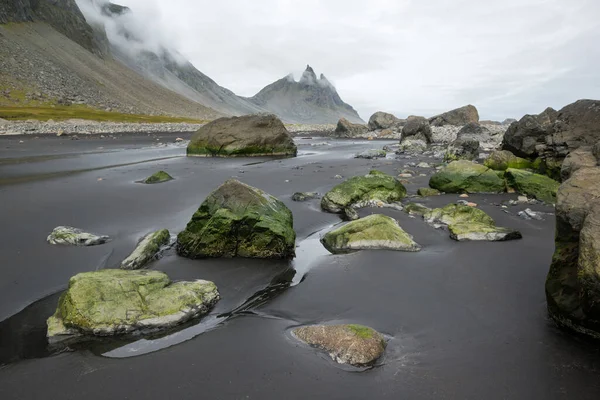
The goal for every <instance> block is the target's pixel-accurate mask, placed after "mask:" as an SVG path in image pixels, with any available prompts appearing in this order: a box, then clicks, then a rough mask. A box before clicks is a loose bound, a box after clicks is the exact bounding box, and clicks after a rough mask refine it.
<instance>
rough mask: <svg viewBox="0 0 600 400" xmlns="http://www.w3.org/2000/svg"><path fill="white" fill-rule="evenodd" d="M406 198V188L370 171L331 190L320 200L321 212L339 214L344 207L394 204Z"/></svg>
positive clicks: (393, 180) (386, 176)
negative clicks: (377, 203)
mask: <svg viewBox="0 0 600 400" xmlns="http://www.w3.org/2000/svg"><path fill="white" fill-rule="evenodd" d="M404 197H406V188H405V187H404V186H403V185H402V183H400V181H398V180H397V179H396V178H394V177H393V176H391V175H387V174H384V173H383V172H379V171H371V172H370V173H369V174H367V175H365V176H355V177H353V178H350V179H348V180H346V181H344V182H342V183H341V184H339V185H337V186H335V187H334V188H333V189H331V190H330V191H329V192H327V194H325V196H323V199H322V200H321V208H323V210H325V211H328V212H332V213H339V212H341V211H342V210H343V209H344V208H346V207H351V206H355V207H362V206H366V205H369V204H374V203H376V202H383V203H394V202H397V201H399V200H401V199H403V198H404Z"/></svg>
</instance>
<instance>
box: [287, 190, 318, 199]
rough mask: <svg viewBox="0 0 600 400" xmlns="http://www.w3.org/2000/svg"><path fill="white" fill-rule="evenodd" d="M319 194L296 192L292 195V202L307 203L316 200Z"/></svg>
mask: <svg viewBox="0 0 600 400" xmlns="http://www.w3.org/2000/svg"><path fill="white" fill-rule="evenodd" d="M319 197H320V196H319V193H317V192H296V193H294V194H293V195H292V201H307V200H313V199H318V198H319Z"/></svg>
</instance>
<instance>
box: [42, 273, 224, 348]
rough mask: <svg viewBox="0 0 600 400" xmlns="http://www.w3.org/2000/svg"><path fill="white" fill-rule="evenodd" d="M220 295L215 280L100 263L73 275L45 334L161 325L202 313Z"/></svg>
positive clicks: (121, 331)
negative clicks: (172, 276) (179, 278)
mask: <svg viewBox="0 0 600 400" xmlns="http://www.w3.org/2000/svg"><path fill="white" fill-rule="evenodd" d="M218 300H219V292H218V291H217V287H216V286H215V284H214V283H212V282H208V281H203V280H197V281H192V282H177V283H173V282H171V281H170V279H169V277H168V276H167V275H166V274H164V273H162V272H158V271H123V270H118V269H117V270H113V269H105V270H100V271H96V272H85V273H82V274H78V275H75V276H74V277H72V278H71V280H70V281H69V288H68V289H67V290H66V291H65V292H64V293H63V294H62V296H61V297H60V300H59V301H58V308H57V310H56V313H55V314H54V315H53V316H52V317H50V318H49V319H48V338H49V339H50V341H51V342H57V341H61V340H65V339H69V338H72V337H73V336H79V335H95V336H111V335H119V334H125V333H131V332H136V331H146V330H152V331H154V330H160V329H165V328H169V327H172V326H175V325H178V324H181V323H183V322H186V321H188V320H190V319H192V318H195V317H197V316H200V315H203V314H206V313H207V312H208V311H209V309H210V308H211V307H212V306H213V305H214V304H215V303H216V302H217V301H218Z"/></svg>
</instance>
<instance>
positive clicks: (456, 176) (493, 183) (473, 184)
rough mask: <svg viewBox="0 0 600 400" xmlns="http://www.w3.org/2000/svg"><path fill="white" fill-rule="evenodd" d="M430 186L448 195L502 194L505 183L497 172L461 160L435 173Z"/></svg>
mask: <svg viewBox="0 0 600 400" xmlns="http://www.w3.org/2000/svg"><path fill="white" fill-rule="evenodd" d="M429 186H431V187H432V188H434V189H438V190H440V191H442V192H446V193H460V192H467V193H500V192H504V191H505V183H504V180H503V179H502V178H500V177H499V176H498V173H496V172H495V171H493V170H491V169H489V168H487V167H485V166H483V165H480V164H476V163H474V162H470V161H466V160H459V161H454V162H451V163H450V164H448V165H447V166H446V167H445V168H443V169H442V170H440V171H439V172H437V173H435V174H434V175H433V176H432V177H431V179H430V180H429Z"/></svg>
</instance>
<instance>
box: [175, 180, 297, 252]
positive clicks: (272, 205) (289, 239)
mask: <svg viewBox="0 0 600 400" xmlns="http://www.w3.org/2000/svg"><path fill="white" fill-rule="evenodd" d="M295 247H296V233H295V232H294V228H293V216H292V212H291V211H290V210H289V209H288V208H287V207H286V206H285V204H283V203H282V202H281V201H280V200H278V199H277V198H275V197H273V196H271V195H270V194H267V193H265V192H263V191H262V190H260V189H257V188H254V187H252V186H248V185H246V184H244V183H242V182H240V181H238V180H236V179H229V180H228V181H227V182H225V183H224V184H223V185H221V186H220V187H219V188H218V189H217V190H215V191H213V192H212V193H211V194H210V195H209V196H208V197H207V198H206V200H205V201H204V202H203V203H202V205H201V206H200V208H199V209H198V211H196V213H195V214H194V215H193V217H192V219H191V221H190V222H189V223H188V225H187V227H186V228H185V230H184V231H183V232H181V233H180V234H179V235H178V237H177V252H178V253H179V254H180V255H182V256H184V257H189V258H204V257H248V258H293V257H294V255H295Z"/></svg>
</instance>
